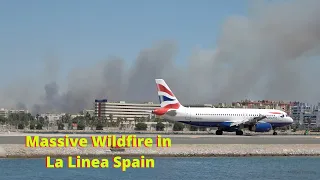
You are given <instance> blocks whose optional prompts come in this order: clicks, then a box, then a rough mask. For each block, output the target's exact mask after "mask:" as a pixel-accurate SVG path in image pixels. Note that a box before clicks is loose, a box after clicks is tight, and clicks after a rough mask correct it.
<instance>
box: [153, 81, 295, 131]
mask: <svg viewBox="0 0 320 180" xmlns="http://www.w3.org/2000/svg"><path fill="white" fill-rule="evenodd" d="M155 81H156V84H157V89H158V96H159V100H160V106H161V107H160V108H158V109H155V110H153V111H152V114H155V115H158V116H164V118H166V119H169V120H172V121H176V122H181V123H185V124H190V125H193V126H202V127H218V130H217V131H216V135H222V134H223V131H227V132H234V131H235V132H236V135H243V131H242V129H243V128H248V129H249V130H250V131H254V132H269V131H270V130H271V129H272V130H273V131H274V132H273V135H277V132H276V131H275V129H276V128H278V127H283V126H287V125H290V124H292V123H293V119H292V118H291V117H289V116H288V115H287V113H285V112H283V111H280V110H275V109H242V108H190V107H189V108H187V107H184V106H182V105H181V104H180V103H179V101H178V99H177V98H176V97H175V95H174V94H173V93H172V91H171V90H170V88H169V86H168V85H167V84H166V82H165V81H164V80H163V79H156V80H155Z"/></svg>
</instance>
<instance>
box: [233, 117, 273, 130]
mask: <svg viewBox="0 0 320 180" xmlns="http://www.w3.org/2000/svg"><path fill="white" fill-rule="evenodd" d="M265 118H267V116H263V115H260V116H258V117H254V118H248V119H245V120H243V121H237V122H233V123H231V124H230V126H231V127H232V126H239V125H242V124H256V123H257V122H258V121H261V120H263V119H265Z"/></svg>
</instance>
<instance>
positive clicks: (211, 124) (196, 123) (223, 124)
mask: <svg viewBox="0 0 320 180" xmlns="http://www.w3.org/2000/svg"><path fill="white" fill-rule="evenodd" d="M179 122H181V123H185V124H190V125H193V126H204V127H218V126H220V127H230V124H231V123H232V122H224V121H223V122H204V121H203V122H201V121H179ZM270 124H271V126H272V127H283V126H287V125H290V124H291V123H270Z"/></svg>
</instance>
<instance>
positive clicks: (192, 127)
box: [189, 126, 198, 131]
mask: <svg viewBox="0 0 320 180" xmlns="http://www.w3.org/2000/svg"><path fill="white" fill-rule="evenodd" d="M189 130H190V131H198V127H196V126H190V128H189Z"/></svg>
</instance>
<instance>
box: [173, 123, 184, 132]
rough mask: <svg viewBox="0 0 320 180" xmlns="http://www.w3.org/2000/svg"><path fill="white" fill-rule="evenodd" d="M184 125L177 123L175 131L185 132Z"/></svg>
mask: <svg viewBox="0 0 320 180" xmlns="http://www.w3.org/2000/svg"><path fill="white" fill-rule="evenodd" d="M183 128H184V125H183V124H182V123H179V122H176V123H174V125H173V131H183Z"/></svg>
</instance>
